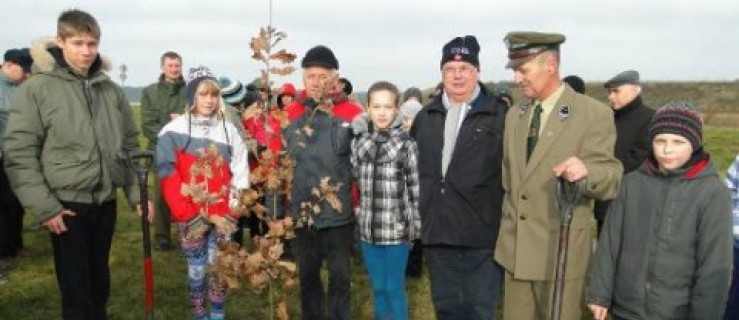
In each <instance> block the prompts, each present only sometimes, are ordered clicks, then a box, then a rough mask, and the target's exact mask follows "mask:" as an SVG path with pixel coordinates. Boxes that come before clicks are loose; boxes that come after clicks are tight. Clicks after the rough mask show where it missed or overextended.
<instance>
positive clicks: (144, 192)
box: [129, 150, 154, 319]
mask: <svg viewBox="0 0 739 320" xmlns="http://www.w3.org/2000/svg"><path fill="white" fill-rule="evenodd" d="M153 158H154V153H153V152H151V151H144V150H139V151H134V152H132V153H131V155H130V159H129V161H130V165H131V168H133V169H134V170H135V171H136V176H137V177H138V182H139V191H140V193H141V230H142V232H143V238H144V241H143V243H144V284H145V287H144V290H145V293H146V296H145V300H144V312H145V315H146V319H153V318H154V268H153V266H152V263H151V238H150V235H149V184H148V175H149V165H150V164H151V162H152V160H153ZM141 160H144V161H143V164H142V163H141V162H142V161H141ZM147 160H148V161H147Z"/></svg>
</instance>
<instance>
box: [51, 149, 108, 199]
mask: <svg viewBox="0 0 739 320" xmlns="http://www.w3.org/2000/svg"><path fill="white" fill-rule="evenodd" d="M46 154H47V156H46V157H45V159H43V172H44V177H46V181H47V182H48V183H49V187H50V188H51V189H59V190H78V191H93V190H94V189H95V187H96V186H97V185H98V184H99V182H100V166H99V164H98V163H97V162H96V161H94V160H92V159H89V158H85V157H83V156H81V155H78V154H75V153H73V152H70V151H66V150H54V151H52V152H47V153H46Z"/></svg>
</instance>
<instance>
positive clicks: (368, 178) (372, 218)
mask: <svg viewBox="0 0 739 320" xmlns="http://www.w3.org/2000/svg"><path fill="white" fill-rule="evenodd" d="M357 118H361V117H357ZM401 118H402V116H401V115H397V116H396V117H395V121H394V122H393V124H392V125H391V128H390V129H389V130H388V131H387V132H385V133H381V132H379V131H373V132H363V133H362V134H360V135H359V136H357V137H356V138H355V139H354V141H353V143H352V158H351V160H352V165H353V168H354V175H355V177H356V178H357V180H358V183H359V192H360V196H359V199H360V201H359V207H358V210H357V222H358V224H359V237H360V239H361V240H362V241H364V242H367V243H371V244H381V245H389V244H400V243H410V241H413V240H416V239H418V238H419V236H420V229H421V217H420V216H419V213H418V168H417V156H418V148H417V147H416V143H415V142H414V141H413V139H411V137H410V135H408V133H407V132H406V131H405V130H403V128H402V127H401V121H400V120H401ZM356 122H357V121H356V120H355V123H356Z"/></svg>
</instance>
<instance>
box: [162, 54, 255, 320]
mask: <svg viewBox="0 0 739 320" xmlns="http://www.w3.org/2000/svg"><path fill="white" fill-rule="evenodd" d="M186 92H187V106H188V108H187V113H186V114H185V115H183V116H181V117H177V118H175V119H174V120H172V121H170V122H169V123H168V124H166V125H165V126H164V128H162V131H160V132H159V137H158V139H157V149H156V153H157V154H156V168H157V175H158V177H159V182H160V184H161V188H162V192H163V194H164V199H165V200H166V202H167V205H168V206H169V209H170V212H171V213H172V221H175V222H177V224H178V226H179V233H178V234H179V240H180V243H181V246H182V251H183V254H184V256H185V259H186V260H187V290H188V297H189V298H190V307H191V309H192V315H193V317H194V318H195V319H197V320H201V319H202V320H220V319H225V314H226V309H225V308H226V306H225V299H226V288H225V287H224V284H222V283H219V281H217V280H216V279H215V276H214V275H212V274H211V273H210V272H208V269H209V268H210V267H211V266H212V265H213V262H214V259H215V254H216V251H217V249H218V247H217V243H218V242H220V241H226V240H229V239H230V237H231V234H232V233H233V232H234V231H235V230H236V219H237V217H236V216H235V213H234V210H233V208H234V207H236V206H238V203H239V200H238V196H239V195H240V193H241V191H243V190H244V189H246V188H248V187H249V165H248V160H247V158H248V156H247V152H248V151H247V150H246V144H245V143H244V140H243V139H242V137H241V135H240V133H239V132H238V129H237V128H236V126H235V125H234V124H233V123H232V122H231V121H228V120H227V119H226V118H225V117H226V115H225V113H224V111H225V109H224V105H223V103H222V101H223V100H222V99H221V88H220V87H219V85H218V81H217V80H216V79H215V77H214V76H213V74H212V73H211V72H210V70H209V69H208V68H206V67H202V66H201V67H196V68H191V69H190V70H189V73H188V82H187V85H186ZM204 161H205V163H202V162H204ZM197 166H202V167H197ZM205 166H207V167H208V168H210V174H200V175H198V174H196V172H199V171H202V170H204V169H203V168H204V167H205ZM194 182H198V185H199V186H202V185H205V186H206V190H205V192H207V193H208V194H209V197H210V196H212V197H215V198H217V199H218V201H217V202H213V203H210V202H199V201H198V200H197V199H196V198H195V197H194V196H193V194H194V193H196V192H197V191H192V192H191V193H186V192H184V190H185V189H186V188H184V187H185V186H188V185H192V184H193V183H194Z"/></svg>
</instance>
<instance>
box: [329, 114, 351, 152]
mask: <svg viewBox="0 0 739 320" xmlns="http://www.w3.org/2000/svg"><path fill="white" fill-rule="evenodd" d="M351 142H352V132H351V123H349V122H346V121H340V120H334V123H333V126H332V128H331V145H332V147H333V150H334V153H335V154H337V155H341V156H343V155H349V154H350V153H351Z"/></svg>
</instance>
